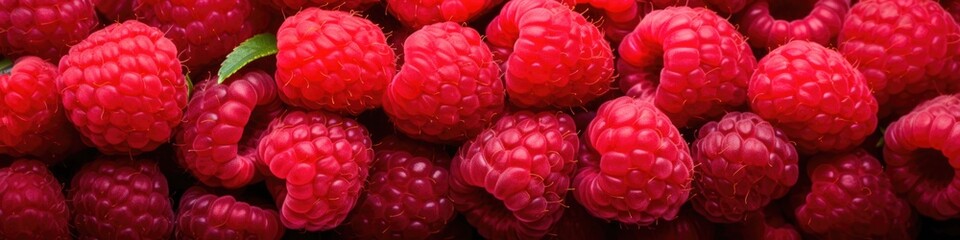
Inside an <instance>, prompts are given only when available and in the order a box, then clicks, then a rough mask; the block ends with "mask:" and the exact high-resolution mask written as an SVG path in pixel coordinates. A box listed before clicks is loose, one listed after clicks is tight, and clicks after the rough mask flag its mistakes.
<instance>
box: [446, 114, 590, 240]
mask: <svg viewBox="0 0 960 240" xmlns="http://www.w3.org/2000/svg"><path fill="white" fill-rule="evenodd" d="M579 145H580V143H579V140H578V139H577V130H576V126H574V123H573V119H572V118H570V116H569V115H567V114H564V113H561V112H540V113H533V112H527V111H521V112H516V113H512V114H509V115H506V116H503V117H502V118H500V120H498V121H497V123H496V124H495V125H494V126H491V127H490V128H488V129H487V130H484V131H483V132H482V133H480V135H478V136H477V137H476V138H475V139H474V140H473V141H469V142H467V143H466V144H464V145H463V147H461V148H460V151H459V152H458V153H457V156H456V157H454V159H453V163H452V164H451V166H450V174H451V176H452V177H451V181H450V199H451V200H452V201H453V203H454V204H455V206H456V208H457V211H459V212H460V213H462V214H463V215H464V216H466V218H467V221H468V222H470V224H471V225H473V226H474V227H476V228H477V230H478V231H479V232H480V235H482V236H483V237H485V238H491V239H537V238H542V237H543V236H545V235H546V234H547V233H548V232H549V231H550V228H551V226H552V225H553V224H554V223H555V222H557V221H558V220H559V219H560V217H561V215H562V214H563V199H564V197H565V196H566V195H567V190H568V188H569V187H570V179H571V178H572V173H573V170H574V167H575V163H574V161H575V160H574V157H575V155H576V151H577V147H578V146H579Z"/></svg>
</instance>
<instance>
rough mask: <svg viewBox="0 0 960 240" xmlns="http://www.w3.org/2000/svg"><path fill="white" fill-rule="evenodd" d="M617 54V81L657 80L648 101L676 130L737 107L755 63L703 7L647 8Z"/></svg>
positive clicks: (727, 26)
mask: <svg viewBox="0 0 960 240" xmlns="http://www.w3.org/2000/svg"><path fill="white" fill-rule="evenodd" d="M619 53H620V56H621V58H620V60H619V61H618V62H617V68H618V69H619V70H620V76H621V81H625V80H623V79H631V80H630V81H631V82H634V83H635V82H637V81H639V80H646V81H650V82H653V83H657V85H659V86H657V90H656V94H655V96H653V102H654V104H655V105H656V106H657V107H658V108H660V110H661V111H663V112H664V113H665V114H667V116H669V117H670V119H671V120H672V121H673V123H674V125H676V126H677V127H680V128H684V127H697V126H699V125H700V124H702V123H704V122H706V121H709V120H712V119H716V118H720V117H722V116H723V114H724V113H725V112H727V111H731V110H734V109H736V108H738V107H740V106H741V105H743V104H744V103H745V102H746V99H747V98H746V97H747V92H746V89H747V80H748V79H749V78H750V74H752V73H753V68H754V66H755V65H756V58H754V57H753V53H752V52H750V47H749V46H747V43H746V41H745V40H744V39H743V36H741V35H740V33H738V32H737V30H736V29H735V28H734V27H733V25H731V24H730V23H729V22H727V20H726V19H724V18H722V17H720V16H718V15H717V14H716V13H714V12H712V11H710V10H706V9H703V8H695V9H691V8H688V7H670V8H667V9H664V10H658V11H653V12H652V13H650V14H648V15H647V16H646V17H644V18H643V20H642V21H640V25H637V28H636V30H634V31H633V32H632V33H630V34H628V35H627V37H626V38H624V39H623V42H622V43H621V44H620V51H619ZM620 86H621V89H624V90H627V89H630V88H631V87H632V85H630V84H629V83H624V82H621V84H620Z"/></svg>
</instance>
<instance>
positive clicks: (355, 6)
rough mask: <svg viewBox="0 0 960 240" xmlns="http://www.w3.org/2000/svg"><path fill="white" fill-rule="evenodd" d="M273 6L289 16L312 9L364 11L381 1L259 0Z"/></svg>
mask: <svg viewBox="0 0 960 240" xmlns="http://www.w3.org/2000/svg"><path fill="white" fill-rule="evenodd" d="M259 1H260V2H262V3H265V4H267V5H271V6H273V7H274V8H276V9H279V10H281V11H282V12H284V13H286V14H287V15H289V14H292V13H296V12H297V11H301V10H306V9H309V8H311V7H316V8H321V9H326V10H342V11H363V10H366V9H367V8H370V7H371V6H373V5H375V4H377V3H380V0H259Z"/></svg>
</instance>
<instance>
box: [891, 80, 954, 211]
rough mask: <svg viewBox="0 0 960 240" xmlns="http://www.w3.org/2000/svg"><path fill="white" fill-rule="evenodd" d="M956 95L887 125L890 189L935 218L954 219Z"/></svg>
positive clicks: (947, 96) (927, 103)
mask: <svg viewBox="0 0 960 240" xmlns="http://www.w3.org/2000/svg"><path fill="white" fill-rule="evenodd" d="M957 143H960V96H957V95H945V96H940V97H937V98H934V99H932V100H929V101H927V102H925V103H923V104H920V105H919V106H917V108H916V109H914V110H913V112H910V113H909V114H907V115H904V116H903V117H901V118H900V120H897V121H896V122H893V123H891V124H890V126H889V127H887V131H886V133H885V136H884V148H883V156H884V161H885V162H886V164H887V174H888V175H890V179H891V182H892V183H893V188H894V190H896V191H897V192H899V193H901V194H903V195H904V196H905V197H906V198H907V200H909V201H910V203H911V204H913V207H915V208H917V212H919V213H920V214H923V215H925V216H928V217H932V218H934V219H938V220H946V219H949V218H956V217H960V203H958V202H957V200H958V199H960V175H958V174H957V171H958V169H960V144H957Z"/></svg>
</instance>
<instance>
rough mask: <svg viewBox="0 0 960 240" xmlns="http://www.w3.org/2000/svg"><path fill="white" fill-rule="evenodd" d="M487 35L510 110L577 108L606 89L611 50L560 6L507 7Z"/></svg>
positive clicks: (546, 1)
mask: <svg viewBox="0 0 960 240" xmlns="http://www.w3.org/2000/svg"><path fill="white" fill-rule="evenodd" d="M486 34H487V41H488V42H489V44H490V48H491V50H492V51H493V53H494V59H496V60H497V61H498V62H501V64H502V66H503V71H504V75H505V76H504V80H505V81H506V89H507V94H508V95H509V96H510V97H509V99H510V101H511V103H513V104H514V105H517V106H519V107H522V108H548V107H558V108H562V107H573V106H581V105H583V104H586V103H587V102H590V101H591V100H593V99H595V98H597V97H599V96H601V95H603V94H604V93H606V92H607V90H608V89H609V88H610V83H611V81H612V78H611V76H612V75H613V53H612V50H611V49H610V45H609V44H608V43H607V41H606V40H604V39H603V35H602V34H601V33H600V31H599V30H598V29H597V27H596V26H594V25H593V24H592V23H590V22H587V20H586V19H584V18H583V16H581V15H580V14H578V13H576V12H573V11H571V10H570V8H568V7H566V6H564V5H563V4H561V3H559V2H556V1H554V0H516V1H510V2H508V3H507V4H506V5H504V7H503V9H502V10H501V11H500V15H498V16H497V17H496V18H494V19H493V21H492V22H490V24H489V25H487V30H486Z"/></svg>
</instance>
